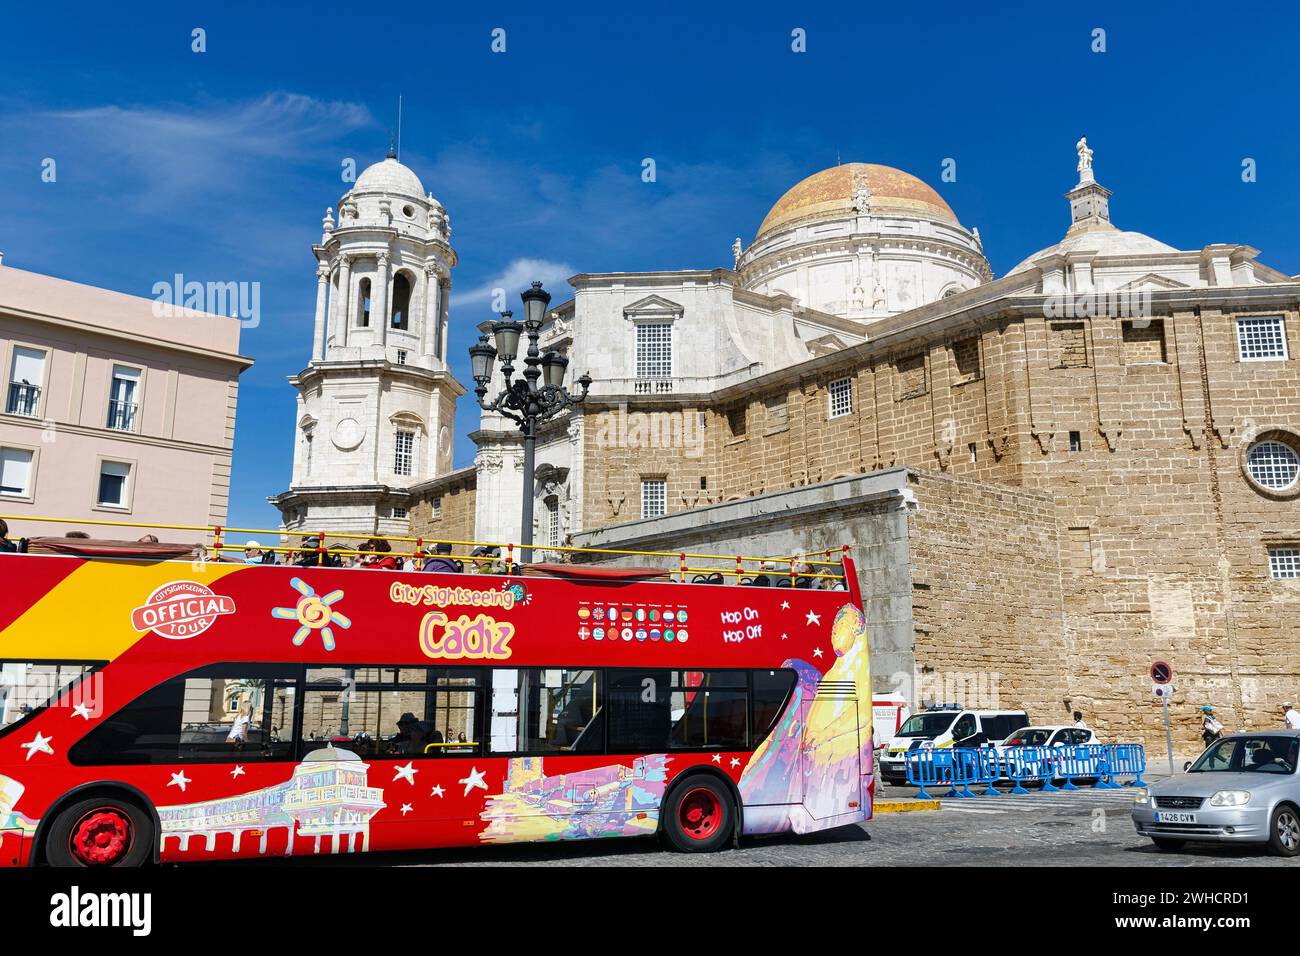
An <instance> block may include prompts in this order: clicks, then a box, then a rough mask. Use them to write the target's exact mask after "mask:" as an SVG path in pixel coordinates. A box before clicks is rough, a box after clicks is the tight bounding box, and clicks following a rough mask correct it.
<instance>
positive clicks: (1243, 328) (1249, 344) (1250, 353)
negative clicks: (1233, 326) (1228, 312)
mask: <svg viewBox="0 0 1300 956" xmlns="http://www.w3.org/2000/svg"><path fill="white" fill-rule="evenodd" d="M1237 348H1238V350H1239V353H1240V355H1241V360H1242V361H1243V362H1266V361H1269V360H1271V359H1285V358H1286V357H1287V353H1286V329H1285V327H1284V326H1283V324H1282V316H1280V315H1269V316H1262V317H1260V318H1250V319H1238V320H1237Z"/></svg>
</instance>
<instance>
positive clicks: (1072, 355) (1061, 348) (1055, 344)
mask: <svg viewBox="0 0 1300 956" xmlns="http://www.w3.org/2000/svg"><path fill="white" fill-rule="evenodd" d="M1051 337H1052V367H1053V368H1086V367H1087V365H1088V340H1087V335H1086V333H1085V332H1084V328H1083V323H1082V322H1053V323H1052V328H1051Z"/></svg>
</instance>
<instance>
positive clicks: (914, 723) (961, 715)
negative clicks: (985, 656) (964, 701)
mask: <svg viewBox="0 0 1300 956" xmlns="http://www.w3.org/2000/svg"><path fill="white" fill-rule="evenodd" d="M1028 726H1029V715H1028V714H1027V713H1025V712H1024V711H1023V710H964V709H962V708H960V707H958V706H956V705H955V704H952V705H948V704H944V705H940V706H937V707H930V708H928V709H927V710H923V711H921V712H920V713H916V714H913V715H912V716H911V717H909V718H907V722H906V723H905V724H903V726H902V727H900V728H899V729H898V733H897V734H895V735H894V738H893V739H892V740H890V741H889V743H888V744H887V745H886V746H885V749H884V752H883V753H882V754H881V755H880V777H881V779H882V780H884V781H885V783H892V784H901V783H906V782H907V767H906V763H905V761H904V755H905V754H906V753H907V752H908V751H909V750H921V749H925V748H944V747H953V746H956V747H978V746H981V745H982V744H1000V743H1001V742H1002V741H1004V740H1006V739H1007V738H1008V737H1010V736H1011V735H1012V734H1014V733H1015V732H1016V731H1017V730H1019V729H1020V728H1021V727H1028Z"/></svg>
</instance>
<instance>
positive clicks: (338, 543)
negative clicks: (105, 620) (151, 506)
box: [0, 515, 850, 589]
mask: <svg viewBox="0 0 1300 956" xmlns="http://www.w3.org/2000/svg"><path fill="white" fill-rule="evenodd" d="M0 520H3V521H5V522H7V523H9V527H10V536H11V537H13V536H14V535H15V534H16V533H17V532H18V530H19V529H21V528H22V526H23V525H24V524H25V523H27V522H36V523H38V524H39V523H41V522H47V523H57V524H61V525H76V526H86V527H89V528H131V529H137V530H139V529H148V530H150V531H189V532H198V533H200V534H203V535H204V536H205V540H203V541H199V542H194V544H193V546H194V548H195V549H196V551H197V552H198V555H197V557H198V558H199V559H200V560H212V561H216V562H226V561H233V560H236V559H234V558H229V557H226V556H227V555H241V554H243V553H244V552H246V551H248V550H251V549H250V548H249V547H248V542H230V541H228V536H229V535H273V536H275V538H277V539H284V538H293V537H297V538H298V539H299V541H298V543H297V544H296V545H294V544H278V545H264V544H261V543H260V542H258V543H257V545H256V548H257V550H259V551H261V552H263V553H264V554H265V553H270V554H273V555H283V556H284V557H285V559H286V560H285V561H284V563H285V564H295V563H297V559H300V558H305V557H306V556H308V555H314V556H315V559H316V563H317V564H320V565H327V564H328V562H327V559H329V560H330V561H341V560H342V559H347V558H355V559H357V560H358V562H360V561H362V560H365V561H373V560H382V559H385V558H394V559H401V558H411V559H413V560H416V559H418V560H419V561H424V560H428V559H430V558H441V559H446V560H451V561H457V562H462V563H467V564H472V565H474V566H475V567H476V568H477V569H479V570H481V571H484V572H490V573H504V574H511V573H516V569H519V568H520V565H519V564H518V562H517V555H518V553H519V551H520V550H521V549H522V548H523V547H524V546H523V545H521V544H518V543H515V542H499V541H474V540H463V539H456V538H435V537H425V536H411V535H391V534H382V533H374V534H358V533H355V532H344V531H337V532H336V531H286V530H284V529H278V528H277V529H272V528H240V527H230V526H227V525H186V524H159V523H156V522H154V523H148V522H136V521H112V520H107V519H98V518H50V517H45V516H36V515H0ZM27 537H36V536H35V535H30V536H27ZM78 537H83V535H78ZM150 537H151V536H149V535H147V536H145V537H144V538H141V539H140V541H141V542H143V541H146V540H148V539H149V538H150ZM154 540H155V541H156V539H154ZM346 542H361V546H360V547H355V548H349V547H344V546H343V543H346ZM379 542H383V547H380V546H379V544H378V543H379ZM394 543H397V544H399V545H403V544H405V545H410V549H409V550H400V549H398V548H394V547H393V544H394ZM438 545H443V546H446V547H447V548H449V549H451V550H450V551H443V552H441V553H438V552H435V550H434V549H435V548H436V547H437V546H438ZM527 547H528V549H530V550H531V551H533V552H534V554H543V555H544V554H557V555H559V556H560V558H561V563H574V564H578V563H581V562H580V560H575V559H582V558H588V559H590V558H602V557H614V558H623V557H648V558H660V559H664V558H667V559H671V561H672V566H670V567H665V568H664V569H663V570H664V571H665V572H667V573H668V574H669V575H670V576H675V578H676V580H677V581H678V582H679V583H686V582H687V581H690V582H691V583H707V584H722V583H734V584H750V585H753V584H756V579H757V578H760V577H764V578H766V579H767V582H766V586H777V587H781V586H785V587H799V588H823V589H824V588H834V589H842V588H847V580H846V576H845V573H844V568H845V565H844V561H845V559H846V558H848V557H849V553H850V548H849V546H848V545H842V546H841V547H839V548H828V549H825V550H822V551H814V552H809V553H808V554H806V555H783V556H780V557H757V556H753V555H723V554H708V553H703V552H695V551H645V550H637V549H629V548H580V547H575V546H572V545H549V544H548V545H539V544H536V543H534V544H530V545H527ZM456 549H462V550H461V551H460V552H458V551H457V550H456ZM832 554H837V555H838V560H835V561H831V560H821V558H828V557H829V556H830V555H832ZM703 561H708V562H723V563H722V564H700V563H698V562H703ZM333 566H345V567H346V566H348V565H343V564H335V565H333ZM363 566H365V565H363ZM818 569H822V570H818ZM416 570H421V568H417V569H416ZM701 579H703V580H701ZM760 586H761V585H760Z"/></svg>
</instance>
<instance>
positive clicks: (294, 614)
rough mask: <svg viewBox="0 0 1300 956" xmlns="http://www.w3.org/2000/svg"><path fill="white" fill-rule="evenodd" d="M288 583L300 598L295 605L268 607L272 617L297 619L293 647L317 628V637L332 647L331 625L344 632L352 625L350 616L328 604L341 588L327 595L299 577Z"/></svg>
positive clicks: (330, 648)
mask: <svg viewBox="0 0 1300 956" xmlns="http://www.w3.org/2000/svg"><path fill="white" fill-rule="evenodd" d="M289 583H290V584H291V585H293V587H294V590H296V591H297V592H298V593H299V594H301V595H302V597H301V598H299V599H298V604H297V606H296V607H273V608H271V617H278V618H280V619H281V620H285V621H297V622H298V623H299V624H300V625H301V626H300V627H299V628H298V630H297V631H296V632H295V633H294V635H293V646H294V647H302V644H303V642H304V641H305V640H307V636H308V635H309V634H311V632H312V631H320V638H321V641H322V642H323V643H324V644H325V650H327V651H332V650H334V630H333V628H332V627H331V626H330V625H334V626H336V627H340V628H342V629H343V630H345V631H346V630H347V629H348V628H350V627H351V626H352V621H351V620H350V619H349V618H347V617H344V616H343V615H342V614H340V613H339V612H338V611H335V610H332V609H331V605H333V604H334V603H335V602H337V601H338V600H339V599H340V598H342V597H343V592H342V591H341V590H340V591H330V592H329V594H326V595H324V596H320V595H318V594H317V593H316V591H315V589H314V588H313V587H312V586H311V585H310V584H308V583H307V582H306V581H304V580H303V579H302V578H294V579H293V580H292V581H290V582H289Z"/></svg>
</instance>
